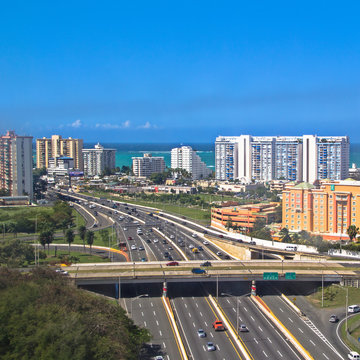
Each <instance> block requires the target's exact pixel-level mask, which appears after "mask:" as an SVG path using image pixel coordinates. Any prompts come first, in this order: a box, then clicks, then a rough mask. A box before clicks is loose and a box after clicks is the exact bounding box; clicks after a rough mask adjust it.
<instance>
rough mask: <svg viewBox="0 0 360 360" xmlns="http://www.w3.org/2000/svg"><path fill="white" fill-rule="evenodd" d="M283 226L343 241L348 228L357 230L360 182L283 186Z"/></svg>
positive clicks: (325, 181) (326, 182)
mask: <svg viewBox="0 0 360 360" xmlns="http://www.w3.org/2000/svg"><path fill="white" fill-rule="evenodd" d="M282 201H283V207H282V208H283V225H282V226H283V227H286V228H288V229H289V230H293V231H300V230H305V231H308V232H311V233H315V234H321V235H323V236H324V237H325V238H327V239H333V240H336V239H341V238H342V239H343V240H344V239H347V237H348V236H347V234H346V230H347V228H348V227H349V226H350V225H355V226H356V227H360V181H355V180H340V181H330V180H328V181H327V180H323V181H321V184H320V187H319V188H316V187H315V186H314V185H312V184H310V183H306V182H303V183H300V184H298V185H295V184H293V183H292V184H287V185H286V186H285V189H284V191H283V200H282Z"/></svg>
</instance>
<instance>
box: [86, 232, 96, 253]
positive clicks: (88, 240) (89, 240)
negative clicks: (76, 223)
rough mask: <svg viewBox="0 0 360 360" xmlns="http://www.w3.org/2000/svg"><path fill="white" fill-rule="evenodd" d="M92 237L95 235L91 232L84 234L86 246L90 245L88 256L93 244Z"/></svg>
mask: <svg viewBox="0 0 360 360" xmlns="http://www.w3.org/2000/svg"><path fill="white" fill-rule="evenodd" d="M94 236H95V234H94V232H93V231H87V232H86V242H87V244H88V245H90V254H91V247H92V244H93V243H94Z"/></svg>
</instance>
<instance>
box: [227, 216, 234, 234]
mask: <svg viewBox="0 0 360 360" xmlns="http://www.w3.org/2000/svg"><path fill="white" fill-rule="evenodd" d="M232 226H233V224H232V221H231V219H230V218H228V220H227V222H226V228H227V230H228V231H229V230H230V229H232Z"/></svg>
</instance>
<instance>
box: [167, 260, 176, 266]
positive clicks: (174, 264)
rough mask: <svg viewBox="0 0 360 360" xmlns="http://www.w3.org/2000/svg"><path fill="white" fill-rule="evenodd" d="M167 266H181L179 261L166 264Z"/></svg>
mask: <svg viewBox="0 0 360 360" xmlns="http://www.w3.org/2000/svg"><path fill="white" fill-rule="evenodd" d="M166 266H179V263H178V262H177V261H170V262H168V263H167V264H166Z"/></svg>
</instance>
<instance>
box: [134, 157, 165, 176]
mask: <svg viewBox="0 0 360 360" xmlns="http://www.w3.org/2000/svg"><path fill="white" fill-rule="evenodd" d="M132 161H133V167H132V171H133V173H134V175H135V176H136V177H149V176H150V175H151V174H154V173H162V172H164V171H165V160H164V158H163V157H160V156H154V157H153V156H152V155H151V154H144V156H143V157H133V158H132Z"/></svg>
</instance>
